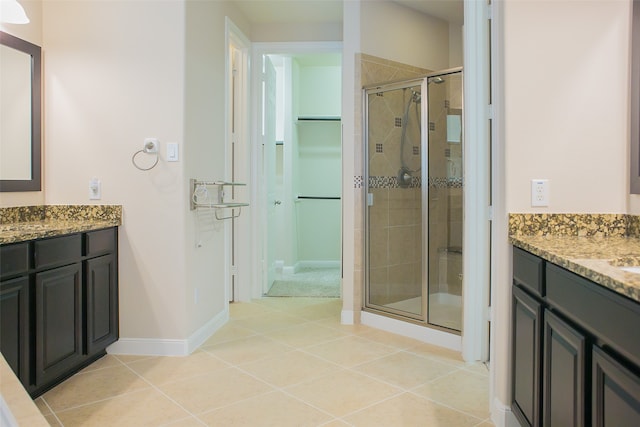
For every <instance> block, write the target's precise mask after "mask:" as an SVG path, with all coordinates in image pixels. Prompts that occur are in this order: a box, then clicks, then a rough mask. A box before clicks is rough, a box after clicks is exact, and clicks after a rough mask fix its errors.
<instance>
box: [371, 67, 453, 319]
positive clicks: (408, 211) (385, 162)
mask: <svg viewBox="0 0 640 427" xmlns="http://www.w3.org/2000/svg"><path fill="white" fill-rule="evenodd" d="M365 99H366V101H365V102H366V105H365V135H366V139H367V140H366V144H365V147H366V153H365V159H366V162H367V165H366V173H365V182H364V184H365V187H366V203H367V207H366V218H365V230H366V263H367V265H366V269H365V276H366V278H365V283H366V284H365V309H371V310H374V311H381V312H383V313H385V314H390V315H393V316H396V317H398V316H399V317H401V318H406V319H407V320H412V321H418V322H419V323H425V324H429V325H431V326H435V327H438V328H446V329H448V330H453V331H460V330H461V327H462V212H463V206H462V191H463V181H462V179H463V174H462V164H463V163H462V153H463V150H462V146H463V131H462V123H463V121H462V71H455V72H447V73H443V74H439V75H432V76H428V77H425V78H421V79H417V80H411V81H406V82H400V83H394V84H386V85H381V86H376V87H371V88H368V89H366V91H365Z"/></svg>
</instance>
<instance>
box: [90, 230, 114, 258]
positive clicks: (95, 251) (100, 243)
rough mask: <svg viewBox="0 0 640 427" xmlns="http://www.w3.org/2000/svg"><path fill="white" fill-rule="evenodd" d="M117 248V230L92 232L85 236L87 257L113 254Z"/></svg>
mask: <svg viewBox="0 0 640 427" xmlns="http://www.w3.org/2000/svg"><path fill="white" fill-rule="evenodd" d="M115 247H116V229H115V228H108V229H106V230H98V231H92V232H90V233H87V234H86V235H85V255H87V256H95V255H101V254H106V253H109V252H113V251H114V250H115Z"/></svg>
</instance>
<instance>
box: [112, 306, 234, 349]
mask: <svg viewBox="0 0 640 427" xmlns="http://www.w3.org/2000/svg"><path fill="white" fill-rule="evenodd" d="M228 320H229V307H227V308H226V309H225V310H224V311H222V312H221V313H218V314H217V315H216V316H214V317H213V318H211V319H210V320H209V321H208V322H207V323H205V324H204V325H202V326H201V327H200V328H199V329H198V330H197V331H195V332H194V333H193V334H191V336H189V337H188V338H187V339H184V340H174V339H154V338H120V339H119V340H118V341H116V342H115V343H113V344H111V345H110V346H109V347H107V353H109V354H121V355H136V356H188V355H189V354H191V353H192V352H193V351H194V350H196V349H197V348H198V347H200V346H201V345H202V344H203V343H204V342H205V341H206V340H207V339H208V338H209V337H210V336H211V335H213V334H214V333H215V332H216V331H217V330H218V329H220V328H221V327H222V326H224V324H225V323H227V321H228Z"/></svg>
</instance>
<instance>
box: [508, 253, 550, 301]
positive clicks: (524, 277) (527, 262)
mask: <svg viewBox="0 0 640 427" xmlns="http://www.w3.org/2000/svg"><path fill="white" fill-rule="evenodd" d="M513 281H514V283H515V284H517V285H520V286H523V287H525V288H527V289H528V290H529V291H531V292H533V293H534V294H535V295H537V296H544V292H545V290H544V261H543V260H542V259H541V258H539V257H537V256H535V255H532V254H530V253H529V252H526V251H523V250H522V249H520V248H515V247H514V248H513Z"/></svg>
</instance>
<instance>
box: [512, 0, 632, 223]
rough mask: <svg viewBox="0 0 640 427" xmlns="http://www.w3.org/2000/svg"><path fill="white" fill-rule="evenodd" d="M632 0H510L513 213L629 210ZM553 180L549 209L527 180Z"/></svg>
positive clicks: (551, 181) (615, 211) (616, 211)
mask: <svg viewBox="0 0 640 427" xmlns="http://www.w3.org/2000/svg"><path fill="white" fill-rule="evenodd" d="M629 5H630V3H629V1H626V0H623V1H611V2H593V1H561V2H538V1H507V2H506V3H505V18H504V23H505V37H504V47H505V51H504V58H505V81H504V93H505V94H506V96H505V104H504V110H505V112H506V113H505V120H504V123H505V141H506V168H507V172H506V176H507V177H508V179H507V182H506V193H507V194H506V200H507V209H508V210H509V211H511V212H612V213H621V212H625V211H626V205H627V197H628V196H627V193H628V177H627V175H628V166H627V161H626V159H627V146H628V132H629V131H628V126H629V124H628V123H629V122H628V105H629V103H628V102H629V100H628V93H629V86H628V85H629V70H628V69H629V62H628V55H629V23H630V18H629V7H630V6H629ZM534 178H547V179H549V180H550V188H551V199H550V205H549V207H548V208H532V207H531V204H530V181H531V179H534Z"/></svg>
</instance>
